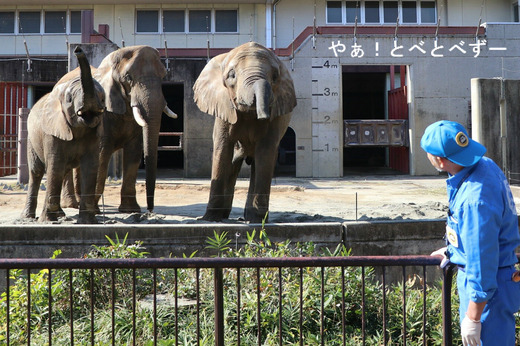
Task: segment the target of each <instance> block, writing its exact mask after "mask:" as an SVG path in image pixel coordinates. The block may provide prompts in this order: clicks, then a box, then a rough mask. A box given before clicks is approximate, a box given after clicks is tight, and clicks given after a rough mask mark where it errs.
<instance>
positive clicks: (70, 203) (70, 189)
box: [61, 170, 79, 209]
mask: <svg viewBox="0 0 520 346" xmlns="http://www.w3.org/2000/svg"><path fill="white" fill-rule="evenodd" d="M61 206H62V207H63V208H75V209H77V208H79V203H78V199H77V198H76V191H75V188H74V173H73V170H71V171H70V172H68V173H67V174H65V177H64V178H63V186H62V188H61Z"/></svg>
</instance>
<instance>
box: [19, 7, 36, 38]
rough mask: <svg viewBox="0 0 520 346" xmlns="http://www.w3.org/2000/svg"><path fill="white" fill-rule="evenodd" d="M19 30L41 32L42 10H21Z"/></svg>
mask: <svg viewBox="0 0 520 346" xmlns="http://www.w3.org/2000/svg"><path fill="white" fill-rule="evenodd" d="M18 17H19V22H18V31H19V32H20V34H39V33H40V12H20V13H19V15H18Z"/></svg>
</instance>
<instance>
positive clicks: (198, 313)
mask: <svg viewBox="0 0 520 346" xmlns="http://www.w3.org/2000/svg"><path fill="white" fill-rule="evenodd" d="M195 274H196V276H197V278H196V283H195V284H196V287H197V293H196V295H197V345H199V344H200V269H199V268H197V269H195ZM239 345H240V343H239Z"/></svg>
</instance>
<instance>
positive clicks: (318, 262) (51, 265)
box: [0, 256, 453, 345]
mask: <svg viewBox="0 0 520 346" xmlns="http://www.w3.org/2000/svg"><path fill="white" fill-rule="evenodd" d="M438 265H439V259H438V258H434V257H430V256H399V257H395V256H368V257H365V256H361V257H360V256H350V257H297V258H295V257H293V258H178V259H177V258H163V259H152V258H139V259H0V269H4V270H5V272H6V286H7V287H6V291H5V292H6V293H5V295H4V296H3V299H2V305H4V304H5V311H7V317H6V319H5V321H6V324H7V325H6V326H5V327H4V328H1V326H0V330H2V329H3V333H5V335H3V340H4V341H5V342H6V344H10V343H11V342H12V337H11V335H10V330H11V329H13V327H12V326H11V324H12V323H13V322H12V317H11V316H10V310H11V309H12V305H14V304H15V302H14V299H15V297H11V295H12V293H11V289H10V285H12V283H11V282H12V281H13V277H12V271H13V270H21V271H22V272H24V273H26V278H27V291H28V292H29V294H28V295H27V300H26V302H24V305H25V306H26V310H27V311H26V315H25V316H26V322H25V323H26V325H25V327H24V328H25V331H24V335H25V337H26V341H27V344H31V328H33V327H32V326H33V325H34V324H35V322H34V321H32V320H31V319H34V317H33V312H32V311H31V308H32V306H33V305H32V303H31V293H30V292H31V285H35V284H36V282H31V274H32V273H31V271H33V273H34V270H47V271H46V273H47V275H48V279H47V280H48V288H47V294H46V295H47V299H48V303H47V304H48V307H47V310H48V312H46V316H47V322H46V323H48V327H47V330H48V341H47V343H48V344H49V345H52V344H53V332H54V331H55V327H54V326H53V320H54V319H55V318H54V317H57V315H58V314H63V313H62V312H59V311H58V308H57V307H54V306H55V305H56V304H57V301H58V300H60V301H61V300H63V299H65V300H67V299H68V305H69V307H70V312H69V313H70V316H69V325H70V332H69V333H70V339H69V343H70V344H73V341H74V340H75V335H74V334H75V332H76V328H75V321H74V310H75V309H74V308H73V306H74V304H75V301H74V300H75V298H76V297H75V296H74V295H73V291H74V285H75V279H74V276H75V275H74V274H76V275H77V271H78V270H83V271H85V272H87V273H88V275H87V276H88V277H89V279H88V280H89V287H87V288H86V290H87V291H88V292H83V293H84V294H87V293H88V296H89V297H90V298H89V300H90V328H87V329H89V330H90V336H89V339H90V343H91V344H92V345H94V344H95V343H96V328H97V327H95V325H94V324H95V321H96V314H98V310H97V308H95V306H96V300H100V301H99V303H101V298H100V297H99V296H96V294H98V295H99V292H100V289H105V290H108V291H110V295H109V299H108V300H109V301H110V302H109V303H107V305H110V306H107V305H105V306H104V307H105V308H106V310H110V311H111V312H110V313H111V316H112V318H111V323H112V328H111V330H112V335H111V340H112V344H113V345H115V344H118V343H119V341H117V340H118V336H117V334H116V332H115V328H116V327H115V324H116V322H115V315H116V314H117V313H118V311H119V305H117V304H116V301H117V294H118V293H117V292H116V291H117V289H116V287H117V288H119V289H126V290H130V291H131V315H132V317H131V322H130V321H129V322H128V324H131V326H130V325H128V326H126V327H127V328H130V329H131V331H132V336H131V340H132V343H133V344H134V345H135V344H136V340H137V338H138V336H137V335H136V330H137V325H136V324H137V322H136V320H137V314H138V309H137V305H138V297H137V294H136V291H137V290H142V288H143V286H146V285H144V284H143V283H142V282H140V281H139V280H140V278H142V275H139V277H138V276H137V275H136V271H139V270H143V269H146V270H151V271H152V275H151V276H150V278H149V280H148V281H149V282H151V287H149V288H150V292H149V294H150V295H151V296H152V297H153V298H152V315H153V318H152V320H153V323H152V326H151V330H152V331H151V335H152V337H151V339H153V344H154V345H156V344H157V343H158V341H159V333H158V328H159V322H158V320H157V313H158V305H159V303H158V287H157V275H158V270H167V269H169V270H174V275H173V276H172V277H173V279H172V280H173V282H172V283H171V284H172V286H173V288H174V290H173V298H174V303H173V306H171V310H173V311H174V314H173V315H174V317H173V321H171V323H173V324H174V326H175V328H174V329H173V331H172V332H173V333H174V339H175V344H176V345H177V344H179V323H180V320H179V316H180V315H179V295H178V294H179V293H178V292H179V288H180V286H179V282H178V280H179V278H178V274H179V272H178V271H179V270H181V269H186V270H194V271H195V272H196V275H195V278H192V281H191V282H188V280H186V279H185V280H184V281H183V282H182V283H181V284H184V285H192V286H193V285H194V286H195V293H196V294H195V296H196V298H195V302H194V303H193V305H194V306H195V309H196V310H195V312H194V314H195V315H196V319H195V322H194V323H193V324H194V326H192V327H194V328H195V332H194V333H195V334H196V336H195V337H194V339H195V340H196V344H200V342H201V341H200V340H202V339H203V338H206V339H207V336H206V337H204V336H202V335H201V334H202V331H201V310H200V308H201V305H202V302H201V287H200V280H201V278H202V277H204V276H202V277H201V270H209V272H210V273H211V272H212V273H213V280H212V281H213V288H212V291H213V296H214V302H213V304H214V344H215V345H224V339H225V333H226V331H229V328H230V326H229V323H230V321H234V323H233V324H234V326H233V328H234V333H235V334H234V335H236V344H238V345H240V344H241V342H242V340H241V337H243V336H242V335H241V334H242V329H245V327H244V326H243V320H244V318H243V317H244V316H241V310H242V304H243V302H242V301H241V299H242V297H243V295H244V294H247V295H252V296H253V297H254V296H255V295H256V313H255V314H256V329H257V336H256V339H257V343H258V345H261V344H262V340H264V339H265V337H266V334H269V335H270V336H271V339H272V337H273V333H275V334H276V333H277V335H276V339H277V340H278V341H277V343H279V344H280V345H283V344H287V342H286V339H285V338H286V337H287V334H286V333H285V332H283V331H287V329H288V326H284V323H285V321H284V320H283V319H282V315H283V313H282V310H284V308H286V307H285V305H291V304H293V303H290V304H289V303H287V302H285V301H284V294H285V290H284V285H283V282H284V279H285V276H286V274H284V273H283V272H282V270H287V269H286V268H289V269H291V268H292V269H291V270H295V271H296V272H297V273H298V274H297V275H296V276H295V277H299V279H298V281H299V282H298V283H297V286H298V289H299V302H297V304H296V305H297V306H298V307H297V309H298V314H299V318H298V320H299V322H298V326H291V327H290V328H291V330H292V333H293V334H294V333H296V334H298V333H299V336H297V339H298V341H296V342H294V343H299V344H300V345H303V344H304V343H305V344H307V341H304V340H305V337H306V335H304V333H303V328H304V324H306V323H307V320H308V319H310V317H309V316H306V314H307V313H309V312H312V311H314V310H313V309H311V310H308V309H305V310H304V305H306V304H307V303H308V302H307V301H306V300H308V299H309V297H307V296H304V294H303V286H304V276H305V275H308V270H307V269H308V268H313V269H315V270H316V271H317V272H318V273H319V275H318V276H317V277H316V278H314V279H313V280H318V281H319V282H320V286H321V290H320V292H319V293H316V292H315V293H316V294H317V297H318V296H319V304H318V302H316V301H315V302H312V303H313V304H314V303H315V304H316V305H317V307H316V309H315V310H319V313H318V314H317V315H315V316H313V318H315V319H316V321H319V322H318V324H319V332H318V334H319V342H317V343H318V344H322V345H324V344H325V340H326V337H327V336H328V335H327V334H330V333H332V331H330V330H326V325H327V323H326V321H325V319H328V318H329V317H326V316H325V310H326V308H325V305H326V304H328V302H326V301H325V300H326V297H327V295H326V289H327V288H328V289H331V287H327V284H326V282H327V279H326V276H327V277H328V275H329V274H328V271H327V270H330V268H336V270H338V269H339V270H341V280H340V283H341V294H340V296H341V299H340V300H341V302H340V303H338V304H337V305H340V306H339V309H340V311H341V317H339V319H338V321H339V320H341V322H340V323H339V322H338V325H340V324H341V331H334V333H336V334H338V335H341V336H338V338H337V340H338V343H337V344H343V345H346V343H347V340H349V339H348V336H347V334H346V329H347V327H349V326H350V325H349V323H351V321H347V320H346V313H345V311H346V310H347V302H346V299H350V297H348V294H347V293H346V289H347V287H348V284H349V283H348V282H347V283H346V282H345V280H346V275H348V274H349V272H348V270H349V268H350V270H352V268H355V269H356V270H358V274H360V280H361V287H360V290H361V292H360V294H361V301H360V302H357V303H355V306H357V307H360V308H361V311H357V312H356V314H358V315H359V314H360V317H361V336H360V343H362V344H363V345H364V344H365V343H366V329H367V323H369V322H370V321H367V316H366V314H367V308H368V307H367V302H366V292H365V289H366V285H367V281H369V280H373V279H372V278H368V277H367V275H366V271H367V268H380V269H381V278H382V283H381V291H382V292H381V294H382V301H381V302H380V304H381V307H382V316H381V317H380V318H381V320H382V334H383V337H382V340H381V341H382V342H383V343H384V344H385V345H386V344H388V343H389V342H391V343H393V342H395V340H390V336H389V333H388V332H387V328H388V318H389V312H388V307H387V305H388V302H387V289H388V283H387V274H386V273H387V270H388V268H390V267H394V269H399V268H401V271H402V279H401V280H402V325H401V327H400V328H401V332H402V340H401V341H400V344H402V345H406V343H407V335H408V334H409V331H408V330H407V313H406V304H407V296H406V294H407V285H406V282H405V281H406V277H407V275H411V274H416V273H412V272H409V273H407V271H406V269H407V267H419V268H420V267H422V276H423V278H422V284H421V285H422V289H421V291H422V337H419V339H422V342H423V344H424V345H426V344H428V339H427V337H426V325H427V311H426V295H427V285H426V281H427V280H426V268H427V267H429V266H433V267H436V266H438ZM59 270H64V271H65V272H68V274H67V275H65V277H66V280H65V281H66V282H68V283H66V284H63V286H66V288H63V289H67V290H68V291H69V293H68V297H65V298H64V297H61V298H59V297H53V291H55V290H56V287H54V286H55V284H54V283H51V282H52V280H51V275H53V274H52V273H53V272H56V271H59ZM103 270H104V271H107V270H108V271H110V275H109V277H110V280H108V282H109V283H107V284H106V286H105V287H101V288H99V287H98V288H94V282H95V280H96V278H97V277H98V276H100V275H101V274H100V271H103ZM121 270H126V271H127V272H128V274H129V275H130V276H129V277H130V278H131V282H123V283H118V282H117V280H116V276H117V275H116V271H121ZM246 270H252V271H253V273H254V275H252V277H255V278H256V282H255V283H254V284H253V286H250V287H255V288H254V290H255V292H251V291H252V290H253V289H250V288H249V289H248V290H250V291H247V292H244V290H245V288H244V287H245V283H244V277H243V276H244V275H243V274H244V272H245V271H246ZM261 270H262V273H263V271H267V270H271V271H274V272H276V275H275V277H276V276H277V277H278V287H276V288H273V287H271V289H272V290H276V291H277V294H278V302H277V304H275V305H278V306H277V310H278V311H277V313H275V314H274V315H276V316H277V318H278V321H277V323H274V322H273V321H271V322H273V323H272V324H273V325H274V326H275V328H274V329H275V330H265V329H264V324H266V323H267V321H265V322H266V323H264V321H263V320H262V316H264V311H263V310H262V299H266V298H265V296H264V295H265V292H266V291H265V290H266V289H267V288H268V287H269V285H271V284H266V283H262V282H261ZM390 270H392V269H390ZM398 271H399V270H398ZM241 274H242V276H241ZM452 274H453V270H452V268H449V269H448V270H447V271H445V272H444V275H443V278H444V285H443V294H442V295H443V298H442V301H443V307H442V309H443V341H444V344H445V345H451V281H452ZM54 275H56V274H54ZM230 275H231V276H230ZM273 275H274V274H273ZM230 277H233V278H235V280H236V281H235V284H234V285H235V287H234V289H236V292H237V293H236V301H235V302H234V303H233V306H234V307H232V310H233V311H234V314H235V315H234V316H233V317H230V316H229V314H228V315H226V316H225V315H224V311H225V307H226V306H225V304H226V302H225V298H224V296H225V293H226V292H228V290H229V289H231V288H230V287H231V286H233V282H232V280H230ZM206 279H207V278H206ZM34 280H35V279H33V281H34ZM40 284H41V283H40ZM274 286H276V285H274ZM332 289H337V287H336V286H335V285H334V286H333V287H332ZM159 291H160V290H159ZM317 297H316V300H318V299H317ZM35 299H36V298H35ZM76 300H77V298H76ZM205 304H208V303H207V302H206V303H205ZM227 304H230V303H229V302H227ZM349 304H352V302H350V303H349ZM98 305H99V304H98ZM318 305H319V307H318ZM227 308H228V309H229V305H228V306H227ZM348 309H352V307H349V308H348ZM275 310H276V309H275ZM314 312H316V311H314ZM242 313H243V312H242ZM295 313H296V312H295ZM253 315H254V314H253ZM61 317H62V318H63V316H61ZM271 317H272V316H271ZM183 318H185V317H183ZM226 321H227V323H226ZM241 321H242V322H241ZM40 323H43V322H41V321H40ZM161 328H162V327H161ZM183 328H184V327H183ZM76 333H77V332H76ZM329 337H330V336H329ZM211 338H213V336H211ZM339 339H341V340H339ZM430 341H431V340H430ZM54 343H57V342H56V341H54Z"/></svg>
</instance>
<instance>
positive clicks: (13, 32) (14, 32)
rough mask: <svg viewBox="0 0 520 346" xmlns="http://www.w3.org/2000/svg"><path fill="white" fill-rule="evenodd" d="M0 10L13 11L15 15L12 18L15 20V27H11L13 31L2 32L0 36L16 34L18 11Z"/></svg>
mask: <svg viewBox="0 0 520 346" xmlns="http://www.w3.org/2000/svg"><path fill="white" fill-rule="evenodd" d="M0 12H1V13H12V15H13V18H12V20H13V27H12V28H11V29H12V31H8V32H0V36H2V35H14V34H16V24H17V22H16V11H14V10H13V11H0Z"/></svg>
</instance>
